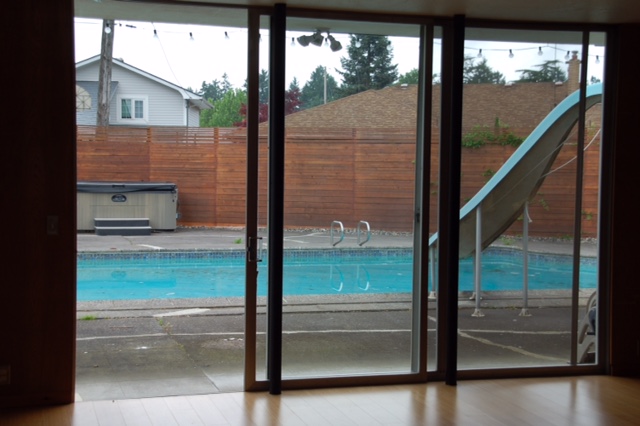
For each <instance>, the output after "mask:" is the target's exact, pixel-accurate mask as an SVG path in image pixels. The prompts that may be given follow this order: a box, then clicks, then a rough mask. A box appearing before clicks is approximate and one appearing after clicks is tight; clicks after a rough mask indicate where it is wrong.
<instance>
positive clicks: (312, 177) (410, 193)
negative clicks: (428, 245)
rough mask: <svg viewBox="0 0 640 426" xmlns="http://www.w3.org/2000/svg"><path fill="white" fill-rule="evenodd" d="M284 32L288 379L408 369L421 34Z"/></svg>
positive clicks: (291, 27) (307, 25) (328, 29)
mask: <svg viewBox="0 0 640 426" xmlns="http://www.w3.org/2000/svg"><path fill="white" fill-rule="evenodd" d="M287 29H288V33H287V40H288V44H289V45H288V48H287V65H286V68H287V74H286V79H287V97H286V99H287V105H286V109H287V111H286V113H285V114H287V115H286V143H285V151H286V154H285V155H286V159H285V209H284V213H285V219H284V223H285V240H284V245H285V255H284V257H285V264H284V265H285V266H284V300H283V304H284V317H283V377H285V378H303V377H314V376H341V375H353V374H381V373H408V372H410V371H411V350H412V338H413V333H414V329H413V327H412V315H414V308H417V307H414V306H412V293H413V286H414V276H413V263H414V257H413V256H414V250H413V228H414V217H415V215H414V193H415V183H414V182H415V176H416V172H415V166H416V157H415V156H416V128H417V119H416V118H417V100H418V96H417V94H418V91H417V88H418V86H417V79H416V78H417V70H418V58H419V27H417V26H411V25H402V26H399V25H387V24H370V23H362V22H360V23H355V22H345V21H322V22H320V21H315V20H311V19H297V18H289V20H288V23H287Z"/></svg>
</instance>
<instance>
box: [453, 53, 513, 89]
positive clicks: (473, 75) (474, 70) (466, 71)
mask: <svg viewBox="0 0 640 426" xmlns="http://www.w3.org/2000/svg"><path fill="white" fill-rule="evenodd" d="M462 81H463V83H464V84H480V83H492V84H504V83H505V78H504V75H502V73H501V72H498V71H494V70H493V69H492V68H491V67H490V66H489V65H487V58H482V60H480V62H478V63H477V64H476V63H474V58H473V56H465V58H464V67H463V75H462Z"/></svg>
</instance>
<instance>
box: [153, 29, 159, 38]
mask: <svg viewBox="0 0 640 426" xmlns="http://www.w3.org/2000/svg"><path fill="white" fill-rule="evenodd" d="M153 38H158V31H156V29H155V28H154V29H153Z"/></svg>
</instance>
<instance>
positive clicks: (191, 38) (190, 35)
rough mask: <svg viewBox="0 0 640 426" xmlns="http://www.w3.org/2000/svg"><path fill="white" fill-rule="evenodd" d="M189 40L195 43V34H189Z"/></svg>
mask: <svg viewBox="0 0 640 426" xmlns="http://www.w3.org/2000/svg"><path fill="white" fill-rule="evenodd" d="M189 40H191V41H193V40H194V38H193V33H191V32H190V33H189Z"/></svg>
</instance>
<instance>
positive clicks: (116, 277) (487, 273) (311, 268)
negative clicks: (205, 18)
mask: <svg viewBox="0 0 640 426" xmlns="http://www.w3.org/2000/svg"><path fill="white" fill-rule="evenodd" d="M482 263H483V268H482V290H483V291H493V290H521V289H522V282H523V271H522V255H521V253H519V252H510V251H493V252H487V253H486V254H483V261H482ZM571 277H572V266H571V263H570V258H569V257H558V256H540V255H531V256H530V259H529V289H530V290H541V289H568V288H570V287H571V282H572V278H571ZM266 278H267V269H266V264H265V265H263V266H261V267H260V268H259V274H258V294H259V295H262V296H264V295H266ZM77 279H78V300H80V301H93V300H128V299H129V300H130V299H182V298H203V297H234V296H239V297H241V296H244V290H245V289H244V282H245V272H244V253H243V252H239V251H237V252H222V253H221V252H195V253H183V252H177V253H171V254H166V253H150V254H140V253H138V254H129V255H122V254H111V253H105V254H90V255H85V254H80V255H79V256H78V270H77ZM580 285H581V287H582V288H594V287H595V285H596V263H595V259H586V260H583V261H582V262H581V268H580ZM411 286H412V265H411V251H410V250H391V249H390V250H366V251H358V250H353V251H344V250H321V251H320V250H315V251H306V252H305V251H296V252H295V253H294V254H293V255H287V256H286V258H285V266H284V292H285V296H286V295H317V294H356V293H359V294H376V293H403V292H409V291H411ZM460 290H462V291H472V290H473V262H472V260H470V259H465V260H463V261H461V262H460Z"/></svg>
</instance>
